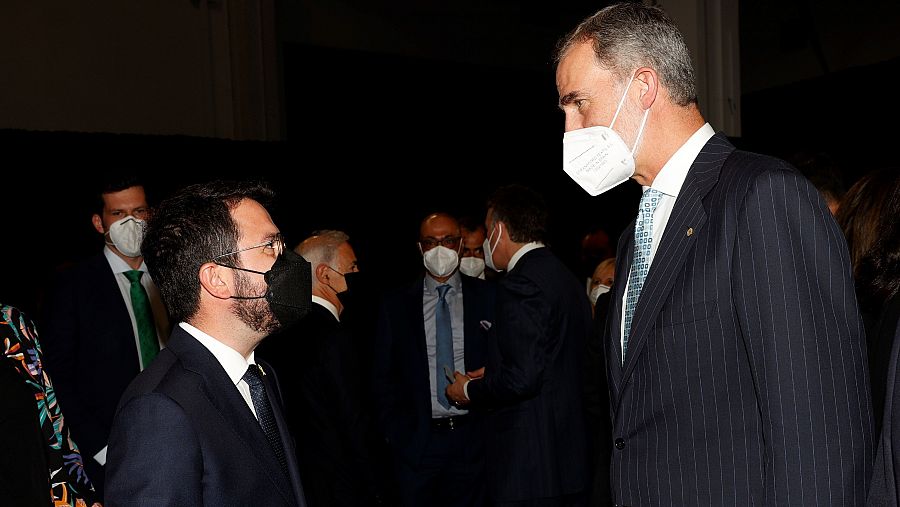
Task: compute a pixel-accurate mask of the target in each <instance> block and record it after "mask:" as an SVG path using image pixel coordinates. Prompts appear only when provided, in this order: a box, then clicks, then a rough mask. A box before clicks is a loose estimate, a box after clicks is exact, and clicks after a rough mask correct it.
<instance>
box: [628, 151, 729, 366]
mask: <svg viewBox="0 0 900 507" xmlns="http://www.w3.org/2000/svg"><path fill="white" fill-rule="evenodd" d="M732 151H734V146H732V145H731V143H729V142H728V141H727V140H726V139H725V137H724V136H723V135H721V134H718V135H715V136H713V137H712V138H710V140H709V141H707V143H706V145H705V146H704V147H703V149H702V150H701V151H700V153H699V154H698V155H697V158H696V159H695V160H694V163H693V164H692V165H691V169H690V171H689V172H688V175H687V177H686V178H685V180H684V184H683V185H682V186H681V193H680V195H679V196H678V199H677V200H676V201H675V207H674V208H673V209H672V214H671V215H670V216H669V221H668V223H667V224H666V230H665V232H664V233H663V237H662V240H661V241H660V243H659V248H657V249H656V254H655V255H654V257H653V264H652V265H651V267H650V272H649V273H648V274H647V280H646V281H645V282H644V287H643V289H642V290H641V295H640V299H639V300H638V304H637V307H636V308H635V312H634V315H635V318H634V320H633V324H632V328H631V335H630V336H629V337H628V350H627V352H626V355H625V366H624V371H623V373H622V377H621V379H622V380H621V381H622V382H624V381H626V380H627V379H628V377H629V376H630V375H631V373H632V371H634V367H635V364H636V363H637V360H638V358H639V357H640V355H641V352H642V350H643V348H644V344H645V343H646V341H647V336H648V335H649V333H650V331H651V329H652V328H653V324H654V323H655V322H656V318H657V316H658V315H659V311H660V309H662V306H663V303H665V301H667V300H668V299H669V294H670V293H671V291H672V287H673V286H674V284H675V279H676V278H677V277H678V274H679V273H681V268H682V266H684V263H685V261H686V260H687V257H688V253H689V252H690V250H691V248H692V247H693V245H694V243H695V241H696V239H697V238H698V237H699V236H700V234H702V233H703V228H704V225H705V224H706V211H705V210H704V207H703V202H702V200H703V198H704V197H706V194H708V193H709V191H710V190H711V189H712V187H713V185H714V184H715V183H716V181H718V178H719V173H720V171H721V169H722V164H723V163H724V162H725V159H726V158H728V155H730V154H731V152H732ZM688 229H691V231H690V234H688ZM631 230H632V237H633V236H634V234H633V230H634V228H633V227H632V228H631ZM632 242H633V238H632ZM633 251H634V246H633V245H631V244H629V252H633ZM630 257H631V256H630V255H629V261H628V263H629V264H631V259H630ZM629 268H630V266H629ZM625 273H626V274H625V276H628V275H627V271H626V272H625ZM618 275H619V273H617V276H618ZM624 285H625V284H622V286H623V287H624ZM617 293H618V291H617ZM618 304H619V305H621V301H620V302H619V303H618ZM617 323H618V324H619V326H621V322H617ZM620 357H621V356H620Z"/></svg>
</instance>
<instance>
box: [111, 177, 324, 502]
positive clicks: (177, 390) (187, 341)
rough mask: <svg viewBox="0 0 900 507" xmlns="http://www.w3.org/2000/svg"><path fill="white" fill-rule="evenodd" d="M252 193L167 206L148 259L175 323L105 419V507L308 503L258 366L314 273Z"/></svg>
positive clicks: (208, 193) (277, 404) (305, 305)
mask: <svg viewBox="0 0 900 507" xmlns="http://www.w3.org/2000/svg"><path fill="white" fill-rule="evenodd" d="M271 197H272V193H271V191H270V190H269V189H268V188H266V187H264V186H262V185H258V184H250V183H238V182H212V183H207V184H200V185H193V186H190V187H187V188H185V189H183V190H181V191H180V192H178V193H177V194H176V195H174V196H173V197H171V198H170V199H168V200H167V201H165V202H163V203H162V205H161V206H160V208H159V210H158V213H157V214H156V215H155V216H154V217H153V218H152V220H151V221H150V224H149V227H148V229H147V233H146V236H145V239H144V243H143V249H142V250H143V252H144V260H145V262H146V263H147V266H148V268H149V270H150V273H151V275H152V276H153V279H154V280H155V281H156V283H157V285H158V286H159V290H160V293H161V294H162V297H163V300H164V301H165V303H166V306H167V307H168V309H169V311H170V314H171V316H172V319H173V322H178V323H179V324H178V325H177V326H176V327H175V328H174V330H173V331H172V334H171V338H170V341H169V343H168V347H167V348H166V349H164V350H163V351H161V352H160V354H159V356H158V357H157V358H156V360H155V361H154V362H153V364H151V365H150V367H149V368H147V369H145V370H144V371H143V372H142V373H141V374H140V375H139V376H138V377H137V378H136V379H135V380H134V382H132V384H131V385H130V386H129V388H128V390H127V391H126V392H125V394H124V396H123V397H122V400H121V401H120V403H119V408H118V410H117V413H116V417H115V420H114V422H113V428H112V434H111V436H110V443H109V461H108V472H107V479H108V480H107V490H106V498H105V500H106V501H105V502H104V505H109V506H116V505H145V504H148V503H149V504H153V505H185V506H186V505H191V506H199V505H267V506H305V505H306V502H305V499H304V494H303V488H302V486H301V484H300V478H299V472H298V467H297V462H296V458H295V453H294V449H293V444H292V443H293V439H292V438H291V436H290V434H289V432H288V430H287V426H286V424H285V421H284V416H283V408H282V406H281V395H280V390H279V387H278V380H277V378H276V376H275V372H274V370H272V368H271V367H270V366H269V365H268V364H266V363H264V362H262V361H260V362H257V361H256V360H255V358H254V349H255V348H256V346H257V345H259V343H260V341H262V339H263V338H265V337H266V336H268V335H269V334H271V333H272V332H274V331H275V330H277V329H279V328H281V327H283V326H287V325H290V324H291V323H292V322H294V321H296V320H298V319H300V318H301V317H302V316H303V315H305V314H306V313H307V312H308V310H309V305H310V301H311V294H310V267H309V263H307V262H306V261H305V260H303V258H302V257H300V256H298V255H296V254H294V253H293V252H291V251H289V250H285V248H284V240H283V238H282V236H281V234H280V232H279V230H278V228H277V227H276V226H275V224H274V223H273V222H272V219H271V217H270V216H269V213H268V211H266V208H265V207H264V205H265V203H266V202H267V201H269V200H270V199H271Z"/></svg>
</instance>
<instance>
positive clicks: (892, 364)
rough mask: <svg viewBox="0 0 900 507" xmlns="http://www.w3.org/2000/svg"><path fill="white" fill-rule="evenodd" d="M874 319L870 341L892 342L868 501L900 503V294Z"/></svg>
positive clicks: (882, 504) (873, 502)
mask: <svg viewBox="0 0 900 507" xmlns="http://www.w3.org/2000/svg"><path fill="white" fill-rule="evenodd" d="M873 321H874V323H873V326H872V328H871V333H870V335H871V336H869V338H870V339H871V341H870V343H876V344H879V345H883V344H885V343H889V344H891V352H890V355H889V356H888V358H887V359H886V360H885V362H886V363H887V368H886V370H885V381H886V382H887V384H886V386H882V387H881V391H882V392H886V395H885V398H884V400H882V404H883V406H884V418H883V419H882V425H881V428H882V429H881V434H880V436H879V439H878V447H877V450H876V454H875V471H874V473H873V474H872V487H871V490H870V491H869V501H868V504H867V505H871V506H896V505H900V490H898V485H900V385H898V382H900V377H898V376H897V367H898V365H900V294H897V295H895V296H894V297H893V298H892V299H891V300H889V301H888V302H887V303H886V304H885V305H884V306H883V307H882V308H881V312H880V315H879V318H876V319H873ZM879 359H880V358H879ZM873 381H874V379H873ZM873 392H874V389H873Z"/></svg>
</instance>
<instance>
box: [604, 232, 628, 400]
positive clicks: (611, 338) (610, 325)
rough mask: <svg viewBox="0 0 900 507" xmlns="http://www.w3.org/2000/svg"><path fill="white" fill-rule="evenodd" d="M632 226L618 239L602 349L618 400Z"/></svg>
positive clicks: (611, 384)
mask: <svg viewBox="0 0 900 507" xmlns="http://www.w3.org/2000/svg"><path fill="white" fill-rule="evenodd" d="M634 226H635V222H634V221H632V222H631V226H629V227H627V228H626V229H625V231H624V232H623V233H622V236H621V237H620V238H619V251H618V253H617V254H616V259H621V262H616V275H615V277H614V278H613V280H615V281H614V282H613V295H612V298H611V299H610V302H609V313H608V314H607V323H606V331H605V334H606V336H604V340H603V343H604V347H605V348H606V358H607V361H606V362H607V364H608V366H609V368H608V369H609V380H610V384H609V385H610V387H612V390H613V393H614V394H615V395H616V399H618V394H619V385H620V384H621V382H622V297H623V296H624V295H625V281H626V280H628V272H629V271H630V270H631V261H632V257H633V255H634Z"/></svg>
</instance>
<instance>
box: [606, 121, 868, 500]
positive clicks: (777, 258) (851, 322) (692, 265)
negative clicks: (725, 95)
mask: <svg viewBox="0 0 900 507" xmlns="http://www.w3.org/2000/svg"><path fill="white" fill-rule="evenodd" d="M688 231H690V232H688ZM633 235H634V229H633V226H632V227H631V228H629V229H628V230H626V231H625V232H624V233H623V235H622V239H621V240H620V242H619V245H620V248H619V252H618V256H617V258H618V259H623V261H624V262H622V263H621V264H620V265H619V266H617V273H616V279H617V280H624V279H625V277H626V276H627V274H628V272H629V270H630V268H631V266H630V261H631V258H632V252H633V248H634V246H633ZM616 285H617V287H616V289H617V293H616V295H615V296H614V297H612V298H611V307H610V312H611V315H610V318H609V320H608V321H609V323H610V327H609V328H608V329H607V330H606V331H607V335H606V337H605V340H604V341H605V347H606V357H607V368H608V374H609V384H610V391H611V393H610V394H611V400H612V401H611V405H612V407H611V409H612V416H613V434H612V436H611V438H613V441H614V450H613V457H612V467H611V481H612V490H613V494H614V498H615V500H616V502H617V503H618V504H620V505H640V506H646V505H679V506H681V505H703V506H709V505H735V506H747V505H791V506H797V505H804V506H805V505H862V504H864V502H865V497H866V488H867V483H868V479H869V477H870V475H871V471H872V461H873V435H872V420H871V419H872V417H871V403H870V395H869V387H868V381H867V379H868V373H867V366H866V359H865V357H866V356H865V349H864V347H865V340H864V334H863V328H862V324H861V322H860V318H859V314H858V309H857V304H856V299H855V295H854V291H853V281H852V279H851V273H850V263H849V256H848V253H847V247H846V244H845V242H844V239H843V236H842V235H841V232H840V230H839V229H838V227H837V224H836V223H835V222H834V220H833V219H832V217H831V215H830V213H829V212H828V209H827V208H826V207H825V205H824V203H823V202H822V200H821V198H820V197H819V194H818V192H817V191H816V190H815V188H813V187H812V186H811V185H810V184H809V183H808V182H807V181H806V180H805V179H804V178H803V177H802V176H800V175H799V174H798V173H797V172H796V171H795V170H793V169H792V168H790V167H789V166H788V165H787V164H785V163H784V162H782V161H779V160H776V159H772V158H768V157H763V156H760V155H754V154H751V153H746V152H741V151H736V150H735V149H734V147H733V146H732V145H731V144H730V143H728V141H727V140H726V139H725V137H724V136H722V135H716V136H714V137H713V138H711V139H710V140H709V142H708V143H707V145H706V146H705V147H704V149H703V150H702V151H701V153H700V154H699V156H698V157H697V159H696V160H695V161H694V164H693V166H692V167H691V170H690V172H689V173H688V176H687V179H686V180H685V183H684V186H683V188H682V193H681V195H679V197H678V200H677V201H676V203H675V207H674V209H673V211H672V215H671V216H670V218H669V222H668V224H667V226H666V229H665V233H664V236H663V238H662V240H661V242H660V245H659V249H658V251H657V254H656V256H655V258H654V262H653V265H652V266H651V267H650V272H649V273H648V275H647V279H646V282H645V284H644V287H643V291H642V293H641V297H640V300H639V302H638V306H637V308H636V311H635V315H634V321H633V324H632V328H631V334H630V337H629V342H628V354H627V356H626V358H625V362H624V364H622V362H621V360H620V359H619V358H621V357H622V353H621V344H620V341H619V340H618V339H617V337H619V336H620V329H619V327H618V326H619V325H621V322H622V318H621V315H622V313H621V312H622V303H621V301H622V295H623V294H622V290H623V285H624V284H616Z"/></svg>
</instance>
